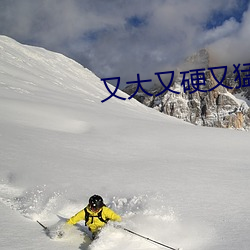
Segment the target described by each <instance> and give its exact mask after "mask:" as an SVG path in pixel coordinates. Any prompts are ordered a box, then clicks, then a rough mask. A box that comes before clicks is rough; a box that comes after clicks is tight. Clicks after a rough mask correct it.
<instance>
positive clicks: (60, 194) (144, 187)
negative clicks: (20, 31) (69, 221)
mask: <svg viewBox="0 0 250 250" xmlns="http://www.w3.org/2000/svg"><path fill="white" fill-rule="evenodd" d="M110 88H111V89H112V88H113V87H110ZM118 94H119V96H123V97H126V94H124V93H122V92H119V93H118ZM108 95H109V94H108V91H107V90H106V88H105V86H104V84H103V83H102V82H101V81H100V79H98V78H97V77H96V76H95V75H94V74H93V73H92V72H90V71H89V70H87V69H85V68H83V67H82V66H81V65H79V64H77V63H76V62H74V61H72V60H70V59H68V58H66V57H64V56H63V55H60V54H57V53H53V52H49V51H46V50H44V49H42V48H36V47H30V46H24V45H21V44H19V43H17V42H16V41H14V40H12V39H10V38H8V37H4V36H0V149H1V150H0V157H1V163H0V201H1V202H0V211H1V214H2V218H1V224H0V228H1V236H0V248H1V249H60V250H62V249H82V250H84V249H85V250H86V249H90V250H97V249H98V250H104V249H111V250H112V249H114V250H115V249H116V250H117V249H121V250H128V249H129V250H131V249H133V250H136V249H143V250H151V249H162V247H160V246H158V245H156V244H153V243H151V242H148V241H146V240H145V239H141V238H139V237H136V236H134V235H131V234H129V233H127V232H125V231H123V230H121V229H116V228H114V227H113V226H112V225H108V226H107V227H106V228H105V229H104V230H103V231H102V233H101V235H100V238H99V239H98V240H96V241H95V242H94V243H92V244H90V241H89V239H88V237H86V236H84V231H86V229H85V228H84V226H83V225H84V224H83V223H80V225H78V226H75V227H72V228H70V229H69V230H68V231H67V233H66V235H65V237H64V238H63V239H61V240H60V239H50V238H49V237H47V236H46V235H45V234H44V232H43V230H42V228H41V227H40V226H39V225H38V224H37V223H36V220H40V221H42V222H43V223H44V224H46V225H48V226H50V227H51V228H53V227H54V226H55V225H56V223H63V221H61V222H60V221H59V218H58V216H57V215H59V216H62V217H65V218H68V217H70V216H72V215H73V214H75V213H76V212H78V211H79V210H80V209H82V208H83V207H84V206H85V205H86V204H87V202H88V198H89V196H91V195H92V194H95V193H97V194H100V195H102V196H103V197H104V200H105V202H106V204H107V205H108V206H110V207H111V208H112V209H114V210H115V211H116V212H117V213H119V214H120V215H121V216H122V217H123V222H122V225H123V226H124V227H126V228H128V229H130V230H133V231H135V232H137V233H139V234H142V235H144V236H147V237H149V238H152V239H154V240H157V241H160V242H162V243H164V244H166V245H169V246H172V247H181V248H183V249H184V250H198V249H199V250H212V249H220V250H231V249H232V250H235V249H241V250H248V249H249V248H250V239H249V235H250V227H249V220H250V219H249V218H250V216H249V215H250V201H249V195H250V168H249V148H248V147H249V142H250V136H249V133H248V132H242V131H234V130H224V129H214V128H204V127H196V126H193V125H190V124H187V123H184V122H182V121H179V120H177V119H175V118H173V117H168V116H166V115H163V114H161V113H159V112H157V111H155V110H152V109H149V108H147V107H145V106H143V105H141V104H140V103H138V102H136V101H135V100H126V101H122V100H118V99H116V98H112V99H110V100H108V101H107V102H105V103H101V100H103V99H105V98H106V97H108ZM58 221H59V222H58ZM10 239H11V240H10Z"/></svg>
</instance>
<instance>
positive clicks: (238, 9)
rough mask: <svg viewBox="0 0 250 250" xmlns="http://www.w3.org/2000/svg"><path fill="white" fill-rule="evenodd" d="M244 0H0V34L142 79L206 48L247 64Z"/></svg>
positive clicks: (220, 58)
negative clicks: (244, 61)
mask: <svg viewBox="0 0 250 250" xmlns="http://www.w3.org/2000/svg"><path fill="white" fill-rule="evenodd" d="M239 3H240V4H239ZM248 5H249V0H240V1H239V0H219V1H218V0H154V1H153V0H70V1H69V0H39V1H38V0H0V34H4V35H7V36H10V37H12V38H14V39H16V40H18V41H19V42H22V43H26V44H31V45H37V46H41V47H45V48H47V49H50V50H53V51H57V52H61V53H63V54H65V55H67V56H69V57H71V58H73V59H75V60H77V61H78V62H80V63H81V64H83V65H84V66H85V67H87V68H89V69H90V70H92V71H93V72H94V73H96V74H97V75H98V76H99V77H102V78H104V77H117V76H120V77H121V81H122V82H123V84H122V86H123V87H124V86H125V82H126V81H133V80H135V79H136V74H137V73H140V74H141V78H142V79H150V78H152V77H153V75H154V73H155V72H157V71H163V70H165V71H167V70H174V69H175V68H174V67H175V65H177V64H178V63H179V62H180V61H181V60H183V58H185V57H187V56H189V55H191V54H192V53H194V52H195V51H197V50H198V49H200V48H204V47H211V51H212V52H213V55H216V60H215V61H216V62H217V63H219V64H220V65H218V66H221V65H224V64H225V63H229V62H230V63H231V62H233V63H241V62H242V63H243V60H246V61H247V60H248V61H249V62H250V53H249V52H250V9H249V8H248Z"/></svg>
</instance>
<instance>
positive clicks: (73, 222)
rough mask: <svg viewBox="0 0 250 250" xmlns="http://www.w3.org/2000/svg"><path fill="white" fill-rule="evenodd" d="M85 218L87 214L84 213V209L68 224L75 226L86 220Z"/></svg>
mask: <svg viewBox="0 0 250 250" xmlns="http://www.w3.org/2000/svg"><path fill="white" fill-rule="evenodd" d="M84 218H85V212H84V209H83V210H81V211H80V212H78V213H77V214H75V215H74V216H72V217H71V218H70V219H69V220H68V221H67V224H70V225H75V224H76V223H77V222H78V221H80V220H84Z"/></svg>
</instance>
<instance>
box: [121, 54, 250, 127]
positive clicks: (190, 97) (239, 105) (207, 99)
mask: <svg viewBox="0 0 250 250" xmlns="http://www.w3.org/2000/svg"><path fill="white" fill-rule="evenodd" d="M210 59H211V56H210V54H209V51H208V50H207V49H202V50H200V51H198V52H197V53H195V54H194V55H192V56H190V57H188V58H187V59H186V60H185V62H183V64H181V65H180V66H179V67H178V68H177V70H176V71H175V74H176V73H177V74H176V75H177V76H176V78H175V79H174V80H173V83H172V85H171V88H170V89H171V90H173V91H175V92H178V93H179V94H177V93H173V92H171V91H169V90H167V91H165V92H164V93H162V94H161V95H157V94H158V93H160V92H161V91H162V90H164V88H163V86H159V85H154V86H153V87H152V88H151V89H150V90H149V91H148V92H150V93H151V94H153V96H149V95H146V94H145V93H144V92H143V91H138V93H137V94H136V95H135V97H134V98H135V99H137V100H138V101H140V102H141V103H143V104H145V105H146V106H148V107H152V108H154V109H156V110H158V111H159V112H162V113H165V114H167V115H170V116H174V117H177V118H180V119H182V120H184V121H187V122H190V123H192V124H195V125H201V126H208V127H219V128H232V129H242V130H249V128H250V108H249V106H248V104H247V102H248V100H250V86H249V88H248V87H244V88H242V87H241V88H239V87H238V86H239V80H237V81H234V79H235V74H233V70H234V69H232V68H230V67H228V70H227V75H226V77H225V79H224V81H223V82H222V83H223V84H224V85H226V86H229V87H231V89H230V88H225V87H224V86H221V85H220V86H218V87H216V86H217V85H218V82H217V81H216V80H215V78H214V76H213V75H212V73H211V71H210V70H207V69H208V68H209V67H211V66H210ZM200 68H205V69H206V70H205V85H199V89H200V90H201V91H193V90H194V88H193V87H192V86H191V89H190V90H189V91H185V90H184V87H183V85H182V78H183V75H181V74H180V72H182V71H189V70H191V69H200ZM248 68H249V66H248ZM221 74H222V73H221V72H220V71H218V72H216V74H215V76H216V77H218V79H221ZM245 75H246V74H245ZM245 75H244V74H242V73H241V78H243V77H244V76H245ZM188 78H189V80H190V76H189V77H188V76H186V77H185V79H188ZM214 87H216V88H214ZM213 88H214V89H213ZM135 89H136V84H135V85H129V86H128V87H126V88H125V89H124V92H126V93H127V94H129V95H132V94H133V93H134V92H135ZM211 89H213V90H211ZM210 90H211V91H210ZM248 98H249V99H248Z"/></svg>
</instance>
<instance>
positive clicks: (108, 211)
mask: <svg viewBox="0 0 250 250" xmlns="http://www.w3.org/2000/svg"><path fill="white" fill-rule="evenodd" d="M105 217H106V218H107V219H110V220H112V221H118V222H120V221H122V218H121V216H120V215H118V214H116V213H115V212H114V211H113V210H111V209H110V208H108V207H105Z"/></svg>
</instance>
